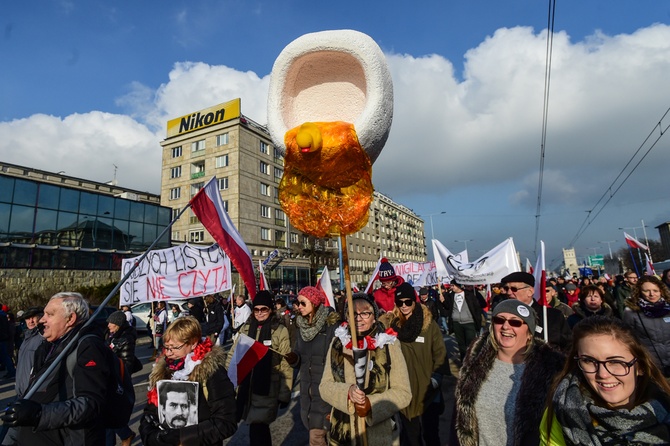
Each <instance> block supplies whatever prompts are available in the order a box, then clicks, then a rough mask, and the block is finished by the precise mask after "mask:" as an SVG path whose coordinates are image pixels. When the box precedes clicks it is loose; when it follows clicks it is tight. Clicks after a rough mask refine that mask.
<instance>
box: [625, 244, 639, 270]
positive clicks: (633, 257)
mask: <svg viewBox="0 0 670 446" xmlns="http://www.w3.org/2000/svg"><path fill="white" fill-rule="evenodd" d="M628 252H630V258H631V260H632V261H633V268H635V274H637V275H638V277H639V276H640V271H639V270H638V269H637V264H636V263H635V256H634V255H633V248H631V247H630V246H629V247H628Z"/></svg>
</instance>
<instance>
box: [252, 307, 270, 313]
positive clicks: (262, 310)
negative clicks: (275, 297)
mask: <svg viewBox="0 0 670 446" xmlns="http://www.w3.org/2000/svg"><path fill="white" fill-rule="evenodd" d="M269 312H270V309H269V308H268V307H254V313H269Z"/></svg>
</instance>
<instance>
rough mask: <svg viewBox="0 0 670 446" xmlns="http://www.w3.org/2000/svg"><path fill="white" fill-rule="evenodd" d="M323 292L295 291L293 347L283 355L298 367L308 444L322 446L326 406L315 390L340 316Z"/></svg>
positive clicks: (312, 290) (311, 287) (305, 289)
mask: <svg viewBox="0 0 670 446" xmlns="http://www.w3.org/2000/svg"><path fill="white" fill-rule="evenodd" d="M326 302H327V300H326V295H325V294H324V293H323V291H321V290H320V289H318V288H315V287H313V286H307V287H305V288H303V289H302V290H300V292H298V299H297V300H296V301H295V303H294V305H295V306H297V308H298V311H299V313H300V314H299V315H298V316H297V317H296V318H295V324H296V326H297V328H298V330H297V332H298V333H297V339H296V342H295V348H294V350H293V352H292V353H289V355H288V356H287V358H286V359H287V361H288V363H289V364H290V365H291V367H293V368H297V367H299V368H300V372H299V373H300V417H301V418H302V422H303V424H304V425H305V427H306V428H307V429H308V430H309V444H310V446H315V445H320V446H325V445H326V429H327V426H328V420H327V416H328V414H329V413H330V409H331V407H330V405H329V404H327V403H325V402H324V401H323V399H322V398H321V394H320V393H319V383H320V382H321V376H322V375H323V368H324V366H325V364H326V353H327V352H328V347H329V346H330V342H331V341H332V340H333V336H334V335H335V329H336V328H337V326H338V322H339V320H340V318H339V317H338V315H337V313H336V312H335V311H334V310H333V309H332V308H331V307H329V306H328V305H326Z"/></svg>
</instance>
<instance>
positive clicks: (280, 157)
mask: <svg viewBox="0 0 670 446" xmlns="http://www.w3.org/2000/svg"><path fill="white" fill-rule="evenodd" d="M274 154H275V162H277V163H283V162H284V156H283V155H282V154H281V150H279V149H278V148H276V147H275V150H274Z"/></svg>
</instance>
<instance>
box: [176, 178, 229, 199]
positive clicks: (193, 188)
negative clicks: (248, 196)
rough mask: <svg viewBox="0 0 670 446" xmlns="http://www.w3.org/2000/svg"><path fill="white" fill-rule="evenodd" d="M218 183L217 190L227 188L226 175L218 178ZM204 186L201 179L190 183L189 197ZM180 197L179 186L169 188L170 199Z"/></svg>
mask: <svg viewBox="0 0 670 446" xmlns="http://www.w3.org/2000/svg"><path fill="white" fill-rule="evenodd" d="M218 184H219V190H226V189H228V185H229V182H228V177H223V178H218ZM203 187H205V183H204V182H203V181H199V182H197V183H193V184H191V186H190V188H191V198H193V197H194V196H195V194H197V193H198V192H199V191H200V189H202V188H203ZM180 198H181V186H179V187H173V188H171V189H170V200H178V199H180Z"/></svg>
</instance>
